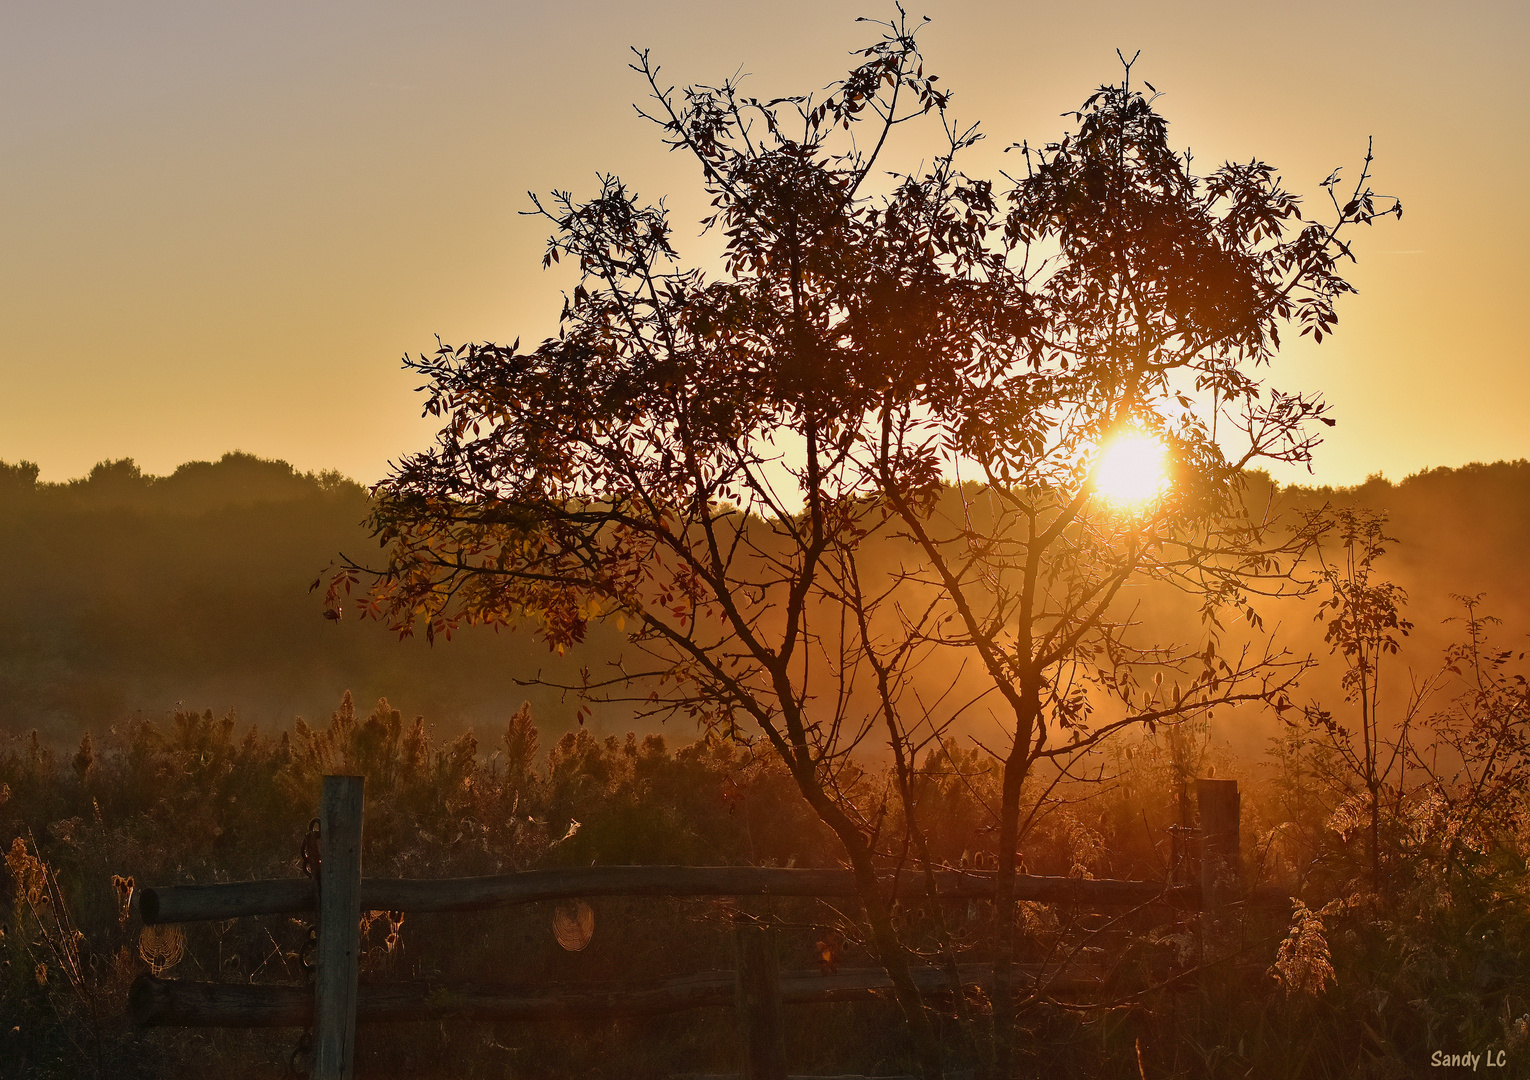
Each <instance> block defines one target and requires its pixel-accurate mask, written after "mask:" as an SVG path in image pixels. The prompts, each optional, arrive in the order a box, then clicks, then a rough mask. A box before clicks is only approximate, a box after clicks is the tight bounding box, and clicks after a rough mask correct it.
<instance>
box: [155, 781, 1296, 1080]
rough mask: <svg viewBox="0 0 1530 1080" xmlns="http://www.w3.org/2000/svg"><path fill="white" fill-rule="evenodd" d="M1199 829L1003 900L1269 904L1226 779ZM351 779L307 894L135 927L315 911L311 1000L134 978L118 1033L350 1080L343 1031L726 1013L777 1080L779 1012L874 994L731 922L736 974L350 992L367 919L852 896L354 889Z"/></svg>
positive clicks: (242, 893) (985, 881)
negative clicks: (128, 1022) (151, 1031)
mask: <svg viewBox="0 0 1530 1080" xmlns="http://www.w3.org/2000/svg"><path fill="white" fill-rule="evenodd" d="M1197 794H1198V796H1199V801H1200V806H1201V817H1202V821H1201V826H1202V829H1201V831H1202V832H1203V834H1204V835H1205V836H1206V837H1207V838H1208V841H1209V842H1208V843H1207V844H1206V845H1205V848H1206V850H1205V852H1204V856H1205V857H1204V858H1203V860H1202V866H1201V873H1200V880H1199V881H1198V882H1191V883H1183V882H1175V883H1168V882H1161V881H1120V880H1098V881H1090V880H1083V879H1078V878H1063V877H1044V876H1035V875H1020V876H1019V877H1017V878H1016V880H1015V899H1017V900H1029V901H1039V902H1044V903H1060V904H1072V905H1075V906H1078V907H1081V908H1089V909H1099V908H1112V907H1141V906H1146V905H1155V904H1161V905H1167V906H1171V907H1176V908H1188V909H1200V910H1207V911H1212V910H1215V911H1219V912H1220V911H1224V909H1225V908H1226V907H1227V906H1228V905H1229V904H1232V903H1270V902H1280V903H1284V902H1285V901H1286V900H1287V899H1288V894H1287V893H1286V891H1285V890H1283V889H1277V888H1263V889H1255V890H1239V889H1238V888H1237V886H1236V876H1237V874H1236V868H1237V865H1238V813H1239V802H1238V795H1237V786H1236V784H1235V783H1234V782H1233V781H1231V780H1201V781H1199V782H1198V783H1197ZM361 841H362V780H361V778H360V777H341V776H326V777H325V778H324V787H323V791H322V794H321V799H320V836H319V843H320V847H319V856H320V858H319V872H318V875H317V881H315V880H309V879H307V878H296V879H288V880H280V881H244V882H233V883H227V884H219V885H175V886H167V887H161V888H148V889H144V890H143V891H142V893H141V894H140V897H139V901H138V910H139V914H140V916H141V917H142V919H143V921H144V922H145V923H147V924H155V923H176V922H200V921H208V920H220V921H221V920H224V919H232V918H237V917H240V916H253V915H287V914H299V913H303V912H310V911H315V912H317V913H318V919H317V923H318V927H317V929H318V942H319V948H318V964H317V970H316V973H315V984H314V986H313V987H311V988H310V987H301V986H273V985H248V984H227V983H201V982H189V981H179V980H165V979H158V978H153V977H150V976H140V977H139V979H138V980H137V981H136V982H135V983H134V984H133V987H132V990H131V992H130V994H129V1012H130V1014H131V1016H132V1018H133V1020H134V1021H135V1022H136V1023H138V1024H141V1025H145V1026H186V1027H287V1026H292V1027H306V1026H309V1025H312V1026H313V1028H314V1059H313V1067H312V1075H313V1077H314V1080H350V1077H351V1073H352V1068H353V1061H354V1045H355V1032H356V1025H357V1024H358V1023H376V1022H387V1021H415V1020H428V1019H433V1018H436V1017H441V1016H448V1015H450V1016H457V1017H465V1018H469V1019H478V1020H500V1021H503V1020H549V1019H559V1018H571V1017H616V1016H646V1015H654V1014H659V1013H668V1012H677V1011H681V1010H685V1009H696V1008H705V1007H711V1006H728V1005H731V1006H733V1007H734V1008H735V1009H736V1010H738V1012H739V1030H740V1033H741V1036H742V1040H741V1041H742V1045H743V1051H744V1052H743V1064H744V1077H745V1078H746V1080H767V1078H768V1080H784V1078H785V1077H786V1071H785V1070H786V1065H785V1055H784V1052H783V1048H782V1043H783V1038H782V1032H783V1030H784V1024H783V1023H782V1020H781V1014H780V1007H781V1006H782V1005H787V1004H806V1003H813V1002H828V1001H851V1000H859V999H862V998H866V997H869V996H872V995H875V994H877V993H878V992H880V991H883V990H886V989H888V988H889V987H890V986H891V980H890V979H889V978H888V976H887V974H886V972H885V971H884V970H883V969H881V968H858V969H850V970H845V971H840V972H837V973H834V974H822V973H820V972H816V971H814V972H801V971H798V972H782V971H780V970H778V967H777V960H776V949H775V936H774V930H772V929H771V928H769V927H766V926H761V925H757V924H754V923H752V922H750V921H748V920H743V921H740V922H739V924H738V926H737V927H736V929H735V938H736V942H735V943H736V946H737V948H736V957H735V959H736V970H734V971H732V972H705V973H702V974H697V975H688V976H685V977H682V978H677V979H669V980H666V981H663V982H651V983H644V984H632V983H629V984H625V985H622V986H617V987H568V988H562V989H559V990H556V991H551V990H548V989H547V988H544V987H538V988H534V989H528V988H524V987H522V988H514V987H444V986H440V985H436V984H428V983H390V984H364V983H360V982H359V956H358V952H359V949H358V941H357V938H358V926H359V919H360V916H361V913H362V912H366V911H408V912H427V911H477V910H483V909H488V908H494V907H501V906H509V905H516V904H527V903H534V902H536V901H541V900H560V899H566V898H572V897H589V896H673V897H694V896H773V897H789V896H795V897H854V896H857V895H858V889H857V886H856V880H855V875H854V874H853V873H851V872H850V871H848V870H833V869H811V868H797V867H756V866H583V867H569V868H565V869H554V870H531V871H523V872H520V873H513V874H499V875H496V876H492V877H474V878H445V879H431V880H408V879H402V880H394V879H381V878H363V877H362V876H361V869H362V868H361V850H362V842H361ZM995 878H996V875H995V873H994V872H992V871H967V870H941V871H938V872H937V873H936V874H935V887H936V891H937V894H938V895H939V896H940V897H941V898H944V899H953V900H977V899H991V898H992V897H993V896H994V895H995V888H996V884H997V883H996V881H995ZM883 883H884V884H885V885H886V886H887V887H888V888H889V889H890V890H891V891H892V892H893V893H894V894H895V895H897V896H900V897H924V896H925V895H926V882H925V879H924V876H923V875H922V874H915V873H903V874H901V875H898V876H896V877H893V876H889V877H888V878H886V879H884V882H883ZM913 975H914V978H915V981H916V984H917V985H918V986H919V988H920V989H921V990H923V991H925V992H928V993H949V992H954V991H956V990H957V989H958V987H957V986H956V985H955V984H956V983H960V986H961V987H962V988H965V987H968V986H982V985H984V984H985V983H986V982H987V981H988V980H989V979H990V978H991V977H992V969H991V967H990V966H988V965H964V966H962V967H961V968H959V969H958V970H957V972H956V978H955V979H953V978H952V976H951V974H950V973H949V972H947V971H946V970H944V969H938V968H916V969H915V970H914V972H913ZM1015 975H1016V976H1017V979H1018V981H1019V982H1020V983H1021V984H1022V985H1024V984H1026V983H1030V984H1031V985H1037V984H1038V983H1040V982H1041V981H1042V980H1044V981H1045V983H1046V985H1047V986H1048V987H1049V988H1052V989H1057V990H1064V991H1066V990H1076V989H1082V988H1086V987H1097V986H1099V985H1101V982H1102V979H1101V975H1100V973H1098V972H1094V971H1089V970H1084V969H1081V968H1065V969H1062V970H1058V969H1057V968H1056V967H1053V968H1050V969H1046V970H1043V969H1042V967H1041V966H1040V965H1017V969H1016V971H1015Z"/></svg>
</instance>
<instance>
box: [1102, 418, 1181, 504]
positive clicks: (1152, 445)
mask: <svg viewBox="0 0 1530 1080" xmlns="http://www.w3.org/2000/svg"><path fill="white" fill-rule="evenodd" d="M1165 456H1166V455H1165V452H1164V445H1163V443H1161V442H1159V441H1158V440H1157V439H1155V438H1153V437H1152V436H1151V435H1143V434H1141V433H1140V432H1128V433H1126V434H1122V435H1117V436H1116V437H1115V438H1113V439H1111V440H1110V442H1108V443H1106V444H1105V446H1104V448H1103V449H1102V450H1101V451H1100V455H1099V457H1098V458H1096V459H1095V463H1094V489H1095V491H1097V492H1099V493H1100V495H1102V496H1103V497H1104V498H1105V499H1106V501H1108V502H1111V503H1114V504H1116V505H1118V506H1132V505H1136V504H1139V503H1144V502H1146V501H1148V500H1149V499H1151V498H1154V497H1155V496H1157V495H1160V494H1162V493H1163V489H1164V488H1165V487H1166V486H1167V485H1168V482H1169V475H1168V470H1167V468H1166V465H1165V460H1164V459H1165Z"/></svg>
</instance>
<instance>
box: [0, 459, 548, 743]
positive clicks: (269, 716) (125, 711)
mask: <svg viewBox="0 0 1530 1080" xmlns="http://www.w3.org/2000/svg"><path fill="white" fill-rule="evenodd" d="M367 509H368V496H367V493H366V490H365V489H364V488H362V487H361V486H360V485H359V484H357V483H355V482H353V481H351V480H348V479H345V478H344V477H341V476H340V475H339V474H337V473H321V474H312V473H306V474H305V473H299V472H296V471H294V470H293V469H292V467H291V466H289V465H288V464H286V463H285V462H281V461H265V460H261V459H259V458H256V457H253V456H251V455H248V454H239V453H233V454H226V455H224V457H223V458H222V459H221V460H220V461H217V462H205V461H201V462H190V463H188V464H186V465H183V466H181V467H180V468H179V469H177V470H176V471H175V472H174V473H172V474H171V475H169V476H162V477H155V476H148V475H145V474H143V473H142V472H141V471H140V470H139V468H138V467H137V466H136V465H135V464H134V463H133V462H132V461H131V460H122V461H115V462H103V463H102V464H100V465H98V466H96V468H95V469H93V470H92V471H91V473H90V475H89V476H87V477H84V478H82V479H78V480H74V481H70V482H68V483H60V484H48V483H38V482H37V469H36V467H35V466H33V465H30V464H28V463H22V464H20V465H7V464H4V463H0V730H8V731H11V732H16V731H25V730H29V729H32V728H37V729H39V730H40V731H41V732H42V733H43V734H44V735H45V736H48V737H49V738H53V739H56V740H59V741H73V740H76V739H78V737H79V735H80V733H81V732H83V731H85V730H87V729H90V730H95V731H101V730H103V729H104V728H105V727H106V726H108V725H110V724H112V723H116V722H118V721H120V720H122V719H124V718H126V717H128V716H131V715H133V714H135V713H143V714H145V715H150V716H152V715H157V714H159V713H162V712H164V711H165V710H167V709H171V708H174V707H175V706H176V705H177V703H178V702H179V703H183V704H184V706H185V707H186V708H196V709H205V708H212V709H214V710H215V711H217V712H219V713H220V714H221V713H223V712H225V711H227V710H229V709H231V708H232V709H234V710H236V711H237V712H238V713H239V715H240V716H241V717H242V718H244V719H246V720H251V721H257V722H266V723H273V722H281V723H285V722H290V720H291V718H292V716H293V715H294V714H300V715H306V716H309V717H313V716H321V715H325V714H326V713H327V712H328V711H329V710H330V709H332V708H333V703H334V702H335V701H336V700H338V699H339V695H340V694H342V693H343V692H344V691H345V690H347V689H351V690H353V691H354V692H355V693H356V695H357V696H358V697H359V698H360V699H361V700H371V699H375V698H377V697H379V696H383V695H385V694H386V695H388V696H390V697H391V698H392V699H393V700H395V701H397V702H399V703H400V704H401V705H402V706H403V707H404V708H406V709H410V710H413V711H415V712H422V713H425V714H427V715H429V716H431V717H432V719H438V720H440V721H441V722H442V723H443V724H445V725H447V726H465V725H467V724H470V723H474V722H478V721H487V720H489V719H502V718H503V716H505V715H508V712H509V711H510V710H513V709H514V707H515V706H516V705H517V704H519V702H520V701H522V700H524V699H525V698H526V697H528V696H530V697H532V698H533V699H534V700H536V699H537V698H538V695H536V694H529V695H528V693H527V691H526V690H524V689H523V688H521V687H518V686H517V685H516V684H515V682H514V677H515V676H516V675H529V674H532V673H534V672H535V671H536V669H537V668H539V667H542V666H544V665H545V666H547V667H548V668H549V669H552V668H553V667H554V666H555V663H556V660H557V658H556V657H549V656H548V654H547V653H546V651H545V649H542V648H541V647H540V646H536V645H534V644H533V643H532V641H531V639H530V638H529V637H527V636H524V635H520V634H513V635H505V634H494V633H492V632H479V633H473V632H471V631H470V632H467V633H465V634H462V635H460V637H459V640H457V641H454V642H453V643H452V645H451V647H449V648H434V649H432V648H430V647H428V646H427V645H426V644H425V642H424V641H405V642H400V641H398V640H397V639H396V638H395V637H394V636H393V635H391V634H389V633H387V632H386V631H385V630H383V629H382V628H380V627H379V626H377V625H376V624H375V623H356V622H351V621H345V622H342V623H339V624H335V623H332V622H328V621H326V620H325V619H323V618H322V617H321V615H322V612H321V607H320V604H319V603H318V602H317V600H316V598H315V597H313V596H311V595H310V594H309V591H308V588H309V585H310V584H311V582H312V581H313V579H314V578H315V576H317V575H318V574H319V572H320V571H321V570H323V569H324V567H325V566H326V565H327V564H328V563H329V561H330V560H331V559H333V558H334V557H335V556H336V554H337V553H339V552H342V551H344V552H347V553H354V554H357V555H364V554H366V553H367V551H368V550H369V549H370V548H371V546H372V542H371V540H370V539H369V538H368V536H367V533H366V530H365V529H364V528H363V527H362V525H361V522H362V519H363V518H364V517H365V516H366V513H367ZM537 703H538V705H539V706H541V707H543V715H546V716H548V717H549V719H550V720H554V721H555V720H556V718H557V717H558V716H560V715H562V713H563V712H565V711H566V712H568V713H569V714H571V713H572V709H573V706H571V705H570V706H568V707H567V709H566V710H564V709H561V708H560V707H559V706H558V704H557V703H556V701H555V700H548V699H543V700H539V701H538V702H537Z"/></svg>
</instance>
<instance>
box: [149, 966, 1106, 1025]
mask: <svg viewBox="0 0 1530 1080" xmlns="http://www.w3.org/2000/svg"><path fill="white" fill-rule="evenodd" d="M913 974H914V982H915V983H916V984H917V985H918V986H919V989H920V990H922V991H924V992H925V993H931V994H934V993H941V992H949V991H950V990H951V980H950V976H949V975H948V974H947V973H946V972H945V971H944V970H943V969H939V968H915V969H914V972H913ZM958 974H959V975H960V977H961V981H962V985H963V986H964V987H972V986H979V987H980V986H985V985H987V984H988V983H989V981H990V980H991V979H992V976H993V972H992V969H991V967H990V966H989V965H987V964H963V965H961V967H960V969H959V972H958ZM1015 975H1016V981H1017V982H1018V983H1019V984H1020V985H1021V986H1025V985H1029V984H1034V983H1035V982H1036V981H1037V980H1039V979H1043V978H1045V979H1046V981H1047V984H1048V986H1050V987H1051V988H1052V989H1056V990H1063V991H1069V990H1084V989H1093V988H1095V987H1097V986H1098V985H1099V981H1100V980H1099V976H1098V974H1097V973H1094V972H1090V971H1086V970H1083V969H1079V970H1076V971H1066V970H1065V971H1062V972H1058V971H1057V970H1056V968H1055V966H1054V967H1051V968H1046V969H1045V970H1044V969H1043V966H1042V965H1040V964H1019V965H1016V968H1015ZM779 981H780V993H781V1002H782V1004H784V1005H809V1004H820V1003H824V1002H832V1001H863V1000H867V999H870V998H872V997H874V996H876V993H877V992H878V991H881V990H886V989H889V988H890V987H891V986H892V982H891V980H890V979H888V977H887V973H886V972H885V971H883V970H882V969H881V968H869V967H868V968H844V969H841V970H840V971H838V972H836V973H834V974H830V975H825V974H822V973H820V972H817V971H783V972H781V973H780V980H779ZM736 982H737V975H736V973H735V972H732V971H709V972H703V973H700V974H696V975H686V976H682V977H679V978H675V979H666V980H663V981H660V982H652V983H647V984H643V983H624V984H622V985H620V986H573V987H558V988H553V989H549V988H547V987H540V988H537V989H535V990H533V989H529V988H525V987H461V988H456V989H448V988H446V987H443V986H441V985H440V984H435V983H420V982H403V983H380V984H373V985H369V984H367V983H362V984H361V988H360V992H359V995H358V997H357V1008H356V1020H357V1022H358V1023H362V1024H366V1023H382V1022H399V1021H413V1020H435V1019H439V1018H443V1017H455V1018H458V1019H469V1020H492V1021H508V1020H520V1021H532V1020H563V1019H577V1018H597V1017H632V1016H657V1015H661V1014H663V1013H673V1012H684V1011H686V1010H689V1009H701V1008H709V1007H732V1006H733V1005H734V1003H735V1002H734V994H735V989H736V985H735V984H736ZM128 1008H129V1011H130V1013H131V1015H132V1018H133V1022H134V1023H136V1024H140V1025H142V1026H144V1027H240V1028H245V1027H306V1026H308V1025H309V1024H311V1023H313V1017H314V993H313V991H312V989H310V988H308V987H301V986H270V985H248V984H239V983H206V982H190V981H184V980H179V979H156V978H144V979H140V980H139V981H138V982H136V983H135V984H134V986H133V991H132V994H131V997H130V1000H129V1003H128Z"/></svg>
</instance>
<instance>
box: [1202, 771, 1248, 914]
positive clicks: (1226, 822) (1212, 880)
mask: <svg viewBox="0 0 1530 1080" xmlns="http://www.w3.org/2000/svg"><path fill="white" fill-rule="evenodd" d="M1195 797H1196V802H1197V803H1199V805H1200V813H1201V908H1202V910H1204V911H1216V910H1217V909H1218V908H1221V907H1223V906H1224V905H1225V904H1227V903H1228V902H1229V901H1231V900H1234V899H1236V898H1237V894H1238V885H1239V882H1238V877H1239V865H1240V864H1239V852H1238V824H1239V814H1240V809H1241V802H1242V799H1241V797H1240V796H1239V795H1238V781H1236V780H1197V781H1196V782H1195Z"/></svg>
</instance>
